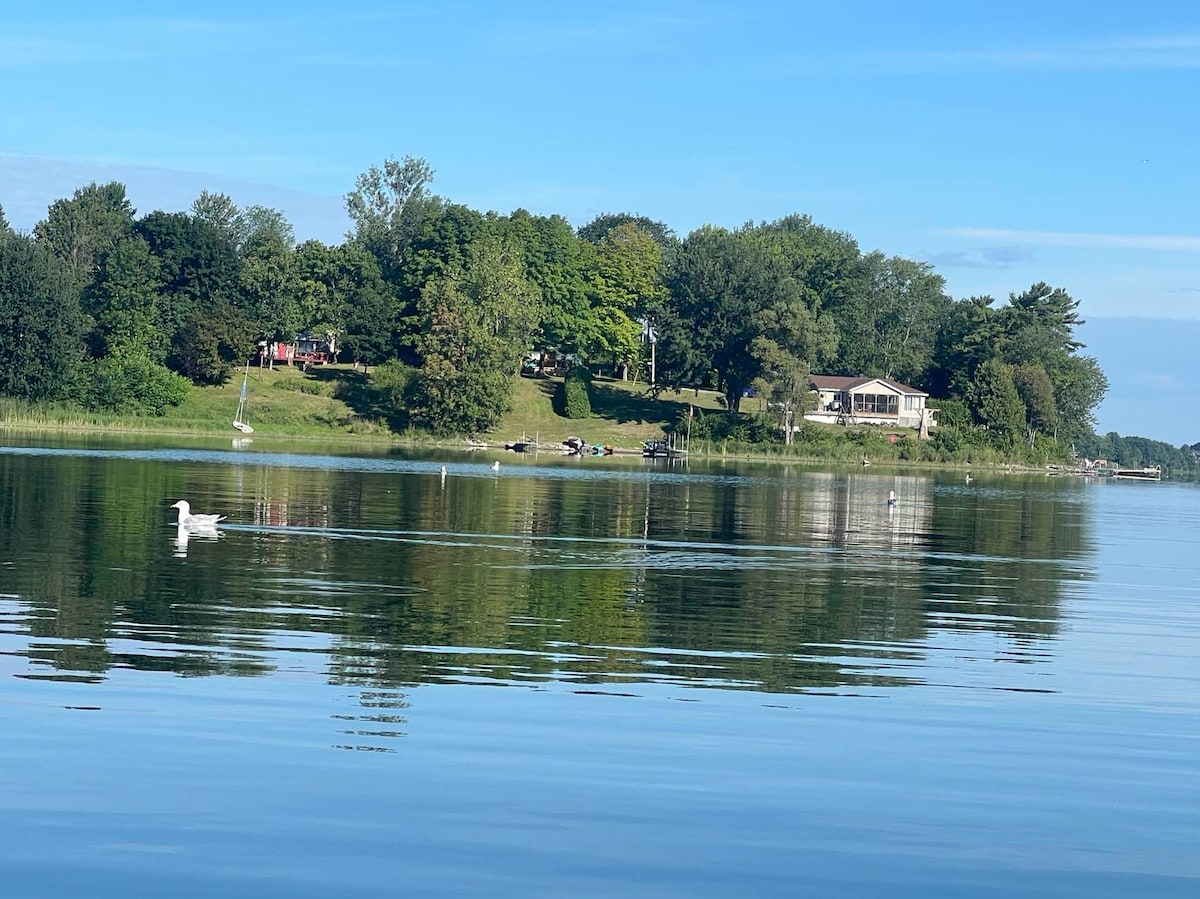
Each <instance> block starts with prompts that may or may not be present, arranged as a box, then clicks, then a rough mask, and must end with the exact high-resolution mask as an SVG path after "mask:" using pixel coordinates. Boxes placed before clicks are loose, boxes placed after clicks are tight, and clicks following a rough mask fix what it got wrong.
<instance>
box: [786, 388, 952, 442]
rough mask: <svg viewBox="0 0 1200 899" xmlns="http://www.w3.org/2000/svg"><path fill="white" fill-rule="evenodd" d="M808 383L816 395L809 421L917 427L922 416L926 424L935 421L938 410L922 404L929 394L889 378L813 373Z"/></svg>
mask: <svg viewBox="0 0 1200 899" xmlns="http://www.w3.org/2000/svg"><path fill="white" fill-rule="evenodd" d="M809 386H810V387H811V388H812V391H813V393H815V394H816V395H817V408H816V409H815V410H814V411H812V412H809V413H807V414H806V415H805V416H804V417H805V418H806V419H807V420H809V421H819V422H825V423H827V424H836V423H839V422H840V423H843V424H860V425H861V424H873V425H891V426H893V427H900V428H917V429H920V427H921V420H922V418H923V417H924V418H925V419H926V424H927V426H929V427H933V426H934V425H936V424H937V421H935V417H936V416H937V410H936V409H927V408H926V406H925V401H926V400H927V399H929V394H928V393H925V392H924V391H922V390H917V389H916V388H915V387H909V386H907V385H905V384H901V383H900V382H899V381H893V380H892V379H891V378H855V377H844V376H841V375H812V376H811V377H810V378H809Z"/></svg>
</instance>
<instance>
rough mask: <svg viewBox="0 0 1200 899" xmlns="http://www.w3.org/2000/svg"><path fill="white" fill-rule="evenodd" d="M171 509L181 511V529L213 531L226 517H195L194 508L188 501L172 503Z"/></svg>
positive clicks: (182, 500)
mask: <svg viewBox="0 0 1200 899" xmlns="http://www.w3.org/2000/svg"><path fill="white" fill-rule="evenodd" d="M171 508H172V509H178V510H179V526H180V527H181V528H193V529H196V530H202V529H211V528H215V527H216V526H217V523H218V522H221V521H224V520H225V516H224V515H193V514H192V507H191V506H190V505H189V504H188V501H187V500H186V499H181V500H179V501H178V502H175V503H172V504H171Z"/></svg>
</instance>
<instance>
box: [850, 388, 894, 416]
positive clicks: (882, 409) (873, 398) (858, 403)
mask: <svg viewBox="0 0 1200 899" xmlns="http://www.w3.org/2000/svg"><path fill="white" fill-rule="evenodd" d="M854 411H855V412H861V413H863V414H865V415H899V414H900V397H898V396H896V395H894V394H890V393H856V394H854Z"/></svg>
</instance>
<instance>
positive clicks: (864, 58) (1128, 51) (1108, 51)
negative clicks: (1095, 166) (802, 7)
mask: <svg viewBox="0 0 1200 899" xmlns="http://www.w3.org/2000/svg"><path fill="white" fill-rule="evenodd" d="M839 63H840V64H841V65H843V66H845V67H847V68H849V69H850V70H851V71H854V72H857V73H866V74H904V75H921V74H941V73H948V72H972V71H1014V72H1017V71H1038V72H1046V71H1106V70H1135V69H1141V70H1146V69H1200V34H1170V35H1140V36H1136V35H1135V36H1123V37H1112V38H1098V39H1094V40H1090V41H1076V42H1067V43H1060V44H1030V45H1026V46H1015V47H1013V46H1009V47H983V46H981V47H960V48H956V49H949V50H946V49H937V48H930V49H915V50H902V51H896V52H884V53H876V52H867V53H858V52H851V53H848V54H838V55H837V56H836V58H834V57H832V56H830V55H826V54H818V55H813V56H807V55H806V56H805V57H799V58H793V59H791V60H790V61H789V62H788V64H787V68H789V69H794V68H808V67H812V66H820V67H829V66H831V65H832V66H837V65H838V64H839Z"/></svg>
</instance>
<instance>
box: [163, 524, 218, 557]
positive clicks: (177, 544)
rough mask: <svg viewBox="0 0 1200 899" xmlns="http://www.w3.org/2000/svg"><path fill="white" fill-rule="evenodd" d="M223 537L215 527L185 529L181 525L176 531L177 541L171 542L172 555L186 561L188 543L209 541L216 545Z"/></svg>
mask: <svg viewBox="0 0 1200 899" xmlns="http://www.w3.org/2000/svg"><path fill="white" fill-rule="evenodd" d="M220 537H221V532H220V531H219V530H217V529H216V528H215V527H194V526H193V527H190V528H189V527H183V526H182V525H180V526H179V527H177V528H176V529H175V539H174V540H172V541H171V544H172V547H173V549H172V552H171V554H172V555H173V556H175V558H177V559H186V558H187V554H188V543H189V542H190V541H192V540H208V541H210V542H212V543H216V542H217V540H219V539H220Z"/></svg>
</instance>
